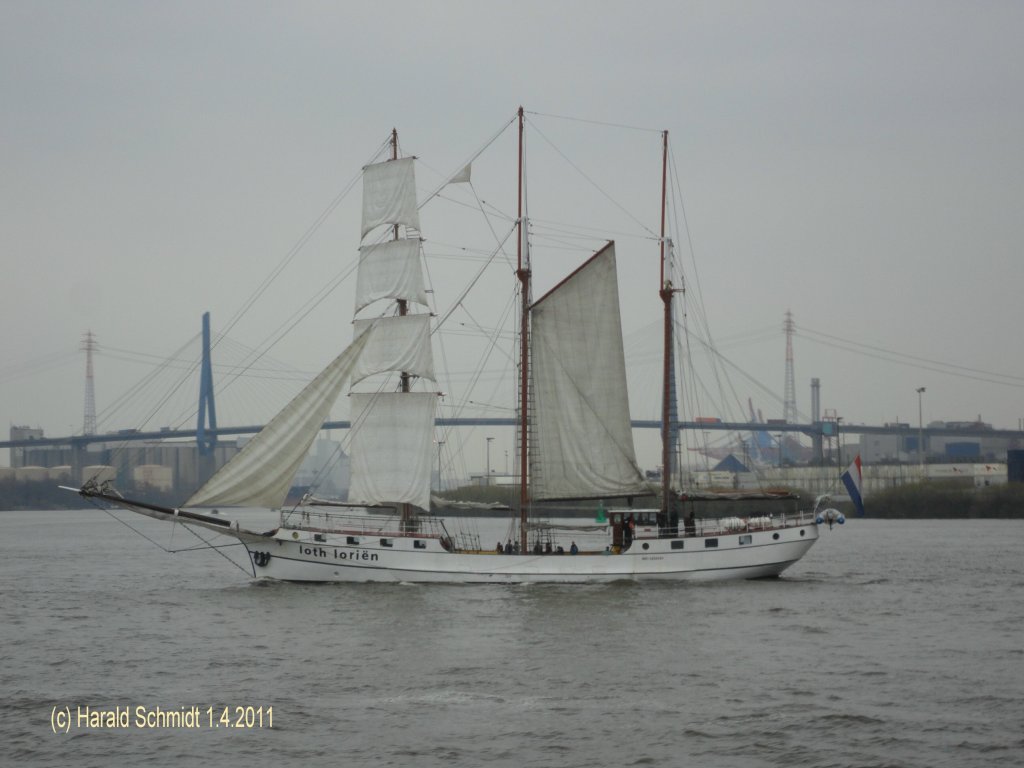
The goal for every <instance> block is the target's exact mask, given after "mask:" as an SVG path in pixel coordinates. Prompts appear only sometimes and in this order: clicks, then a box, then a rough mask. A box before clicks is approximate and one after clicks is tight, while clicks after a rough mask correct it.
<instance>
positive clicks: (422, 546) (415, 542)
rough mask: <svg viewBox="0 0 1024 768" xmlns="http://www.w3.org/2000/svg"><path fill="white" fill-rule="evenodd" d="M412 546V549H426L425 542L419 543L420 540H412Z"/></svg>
mask: <svg viewBox="0 0 1024 768" xmlns="http://www.w3.org/2000/svg"><path fill="white" fill-rule="evenodd" d="M412 546H413V549H426V548H427V542H425V541H421V540H420V539H413V540H412Z"/></svg>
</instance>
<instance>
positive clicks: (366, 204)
mask: <svg viewBox="0 0 1024 768" xmlns="http://www.w3.org/2000/svg"><path fill="white" fill-rule="evenodd" d="M414 159H415V158H412V157H405V158H402V159H401V160H388V161H386V162H383V163H375V164H374V165H368V166H366V167H365V168H364V169H363V230H362V235H361V237H366V233H367V232H369V231H370V230H372V229H373V228H374V227H377V226H380V225H381V224H389V225H393V224H402V225H404V226H406V227H411V228H413V229H417V230H418V229H419V228H420V215H419V211H418V209H417V208H416V175H415V171H414V166H413V161H414Z"/></svg>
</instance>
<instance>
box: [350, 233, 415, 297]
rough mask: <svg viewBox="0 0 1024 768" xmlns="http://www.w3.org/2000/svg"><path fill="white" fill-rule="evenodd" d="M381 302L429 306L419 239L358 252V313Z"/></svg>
mask: <svg viewBox="0 0 1024 768" xmlns="http://www.w3.org/2000/svg"><path fill="white" fill-rule="evenodd" d="M378 299H401V300H404V301H415V302H417V303H419V304H422V305H424V306H426V305H427V292H426V289H425V288H424V285H423V269H422V267H421V266H420V242H419V240H417V239H411V238H410V239H401V240H390V241H388V242H386V243H380V244H378V245H365V246H363V247H362V248H360V249H359V274H358V277H357V279H356V312H358V311H359V310H361V309H363V308H364V307H367V306H369V305H370V304H372V303H373V302H375V301H377V300H378Z"/></svg>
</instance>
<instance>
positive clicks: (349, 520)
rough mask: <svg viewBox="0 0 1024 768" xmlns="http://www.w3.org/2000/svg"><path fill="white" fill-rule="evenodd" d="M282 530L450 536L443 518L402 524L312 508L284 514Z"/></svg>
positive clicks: (391, 519)
mask: <svg viewBox="0 0 1024 768" xmlns="http://www.w3.org/2000/svg"><path fill="white" fill-rule="evenodd" d="M281 527H282V528H287V529H296V530H306V531H317V532H319V533H346V534H351V535H364V536H385V537H401V536H415V537H418V538H428V539H429V538H433V539H439V538H442V537H444V536H446V535H447V532H446V531H445V528H444V522H443V521H442V520H440V519H439V518H435V517H429V516H425V515H424V516H419V517H415V518H412V520H410V521H406V522H405V523H404V524H403V522H402V519H401V516H400V515H398V514H397V513H396V514H393V515H374V514H353V513H347V514H346V513H338V512H320V511H315V510H310V509H294V510H282V511H281Z"/></svg>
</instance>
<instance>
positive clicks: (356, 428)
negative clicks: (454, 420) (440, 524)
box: [348, 392, 437, 510]
mask: <svg viewBox="0 0 1024 768" xmlns="http://www.w3.org/2000/svg"><path fill="white" fill-rule="evenodd" d="M351 403H352V443H351V446H350V448H351V450H350V453H351V460H352V464H351V466H352V482H351V485H350V487H349V491H348V500H349V501H350V502H352V503H355V504H403V503H407V504H412V505H414V506H416V507H419V508H421V509H425V510H429V509H430V470H431V467H432V462H431V457H432V456H433V450H432V447H431V446H432V441H433V435H434V413H435V411H436V408H437V395H436V394H435V393H433V392H387V393H379V394H372V393H353V394H352V395H351Z"/></svg>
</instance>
